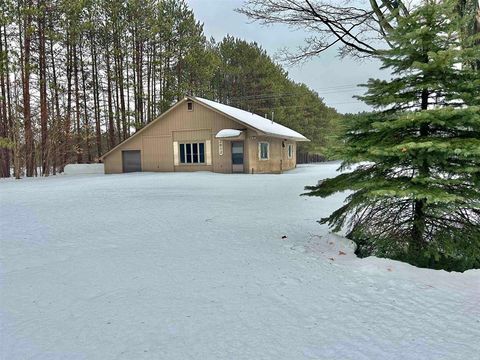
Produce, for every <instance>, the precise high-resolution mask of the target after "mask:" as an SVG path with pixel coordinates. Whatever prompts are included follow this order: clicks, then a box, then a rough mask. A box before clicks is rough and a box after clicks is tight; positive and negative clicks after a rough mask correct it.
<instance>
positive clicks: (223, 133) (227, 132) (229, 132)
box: [215, 129, 242, 138]
mask: <svg viewBox="0 0 480 360" xmlns="http://www.w3.org/2000/svg"><path fill="white" fill-rule="evenodd" d="M241 133H242V130H235V129H222V130H220V131H219V132H218V133H217V135H215V137H216V138H230V137H237V136H240V134H241Z"/></svg>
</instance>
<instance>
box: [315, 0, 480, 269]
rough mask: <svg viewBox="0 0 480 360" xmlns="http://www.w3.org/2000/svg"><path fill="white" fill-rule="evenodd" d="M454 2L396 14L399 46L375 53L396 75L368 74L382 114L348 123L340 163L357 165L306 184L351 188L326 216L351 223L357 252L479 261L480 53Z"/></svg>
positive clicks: (318, 191) (416, 260) (436, 262)
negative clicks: (378, 76)
mask: <svg viewBox="0 0 480 360" xmlns="http://www.w3.org/2000/svg"><path fill="white" fill-rule="evenodd" d="M455 6H456V2H455V1H451V0H445V1H443V2H441V3H440V4H439V3H438V2H435V1H427V2H426V3H425V4H424V5H423V6H421V7H420V8H418V9H417V10H416V11H414V12H413V13H412V14H411V15H410V16H408V17H405V18H403V19H400V20H399V23H398V27H397V28H396V29H395V30H394V31H392V32H391V34H390V35H389V37H388V40H389V41H390V42H391V43H392V44H393V45H394V46H393V47H392V49H391V50H387V51H384V52H381V53H379V54H378V56H379V58H380V59H381V61H382V62H383V64H384V66H383V67H384V68H386V69H390V70H391V72H392V77H393V78H392V79H391V80H390V81H382V80H370V81H369V82H368V85H367V87H368V91H367V93H366V94H365V96H363V97H362V99H363V100H364V101H365V102H366V103H367V104H369V105H372V106H373V107H375V108H377V109H378V111H377V112H374V113H371V114H361V115H358V116H355V117H353V118H350V121H349V123H348V124H347V125H346V132H345V135H344V141H345V143H344V149H343V151H342V156H343V159H345V160H344V162H343V164H342V166H341V169H344V170H345V169H347V168H349V167H350V166H352V167H353V171H350V172H345V173H342V174H341V175H339V176H337V177H336V178H333V179H327V180H325V181H324V182H322V183H320V184H319V185H317V186H313V187H307V189H309V190H310V192H309V193H308V194H307V195H311V196H321V197H326V196H329V195H331V194H333V193H336V192H341V191H346V190H353V193H351V194H350V195H349V196H348V197H347V200H346V203H345V205H344V206H342V207H341V208H340V209H338V210H336V211H335V212H334V213H333V214H331V215H330V216H329V217H328V218H325V219H322V220H321V222H323V223H328V224H329V225H330V226H332V227H334V228H335V229H336V230H339V229H340V228H342V227H344V226H345V225H347V228H348V236H349V237H350V238H352V239H353V240H354V241H356V242H357V244H358V245H359V248H358V253H359V254H360V255H371V254H374V255H379V256H387V257H392V258H397V259H402V260H406V261H409V262H411V263H413V264H416V265H420V266H428V267H440V268H445V269H456V270H464V269H466V268H470V267H479V266H480V108H479V107H478V105H479V104H480V73H479V72H478V71H476V70H475V69H474V66H472V64H474V63H475V61H476V60H478V59H479V58H480V49H479V47H478V46H477V45H475V44H476V40H478V39H475V38H474V37H472V36H470V37H465V36H463V35H462V33H461V31H459V29H462V28H463V24H462V23H461V22H462V21H471V18H470V20H469V19H468V17H467V16H465V17H463V18H461V17H460V16H459V15H458V12H456V11H455ZM472 10H473V9H472ZM471 16H472V17H473V14H471Z"/></svg>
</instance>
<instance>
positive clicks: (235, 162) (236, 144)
mask: <svg viewBox="0 0 480 360" xmlns="http://www.w3.org/2000/svg"><path fill="white" fill-rule="evenodd" d="M232 172H234V173H243V141H233V142H232Z"/></svg>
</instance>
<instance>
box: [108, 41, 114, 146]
mask: <svg viewBox="0 0 480 360" xmlns="http://www.w3.org/2000/svg"><path fill="white" fill-rule="evenodd" d="M106 62H107V99H108V100H107V101H108V141H109V149H112V148H113V147H114V146H115V131H114V125H113V109H112V73H111V70H110V54H109V50H108V47H107V54H106Z"/></svg>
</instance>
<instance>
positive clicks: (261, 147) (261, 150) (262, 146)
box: [258, 142, 270, 160]
mask: <svg viewBox="0 0 480 360" xmlns="http://www.w3.org/2000/svg"><path fill="white" fill-rule="evenodd" d="M269 147H270V146H269V144H268V142H260V143H258V158H259V159H260V160H268V158H269V153H268V152H269Z"/></svg>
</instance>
